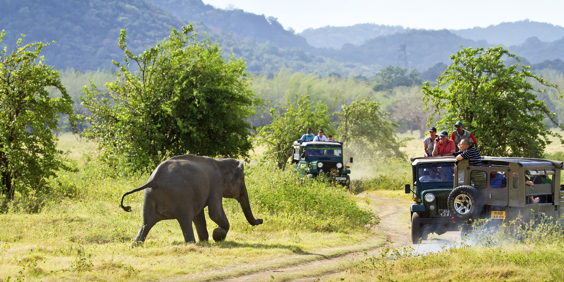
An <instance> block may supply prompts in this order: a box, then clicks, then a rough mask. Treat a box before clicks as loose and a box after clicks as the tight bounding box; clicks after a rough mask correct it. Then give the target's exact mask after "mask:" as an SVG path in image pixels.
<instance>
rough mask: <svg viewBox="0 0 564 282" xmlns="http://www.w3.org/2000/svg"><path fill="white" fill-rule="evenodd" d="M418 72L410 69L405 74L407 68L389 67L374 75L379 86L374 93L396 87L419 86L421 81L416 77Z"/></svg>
mask: <svg viewBox="0 0 564 282" xmlns="http://www.w3.org/2000/svg"><path fill="white" fill-rule="evenodd" d="M418 75H419V72H417V70H416V69H412V70H411V71H410V72H409V73H407V68H402V67H398V66H392V65H389V66H387V67H385V68H383V69H381V70H380V71H378V72H377V73H376V77H377V78H379V80H380V82H381V84H378V85H376V86H375V88H374V90H375V91H382V90H387V89H393V88H394V87H398V86H419V85H421V84H422V83H423V80H422V79H421V78H419V77H418Z"/></svg>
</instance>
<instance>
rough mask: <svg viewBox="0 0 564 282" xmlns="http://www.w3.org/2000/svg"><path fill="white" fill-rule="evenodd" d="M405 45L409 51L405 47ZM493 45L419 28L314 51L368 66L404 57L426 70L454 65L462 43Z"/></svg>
mask: <svg viewBox="0 0 564 282" xmlns="http://www.w3.org/2000/svg"><path fill="white" fill-rule="evenodd" d="M402 45H405V52H404V53H403V52H402V51H401V46H402ZM460 45H462V46H463V47H464V48H467V47H489V46H490V45H489V44H488V43H487V42H485V41H474V40H470V39H465V38H462V37H460V36H458V35H456V34H453V33H452V32H450V31H448V30H416V29H411V30H407V31H406V32H403V33H396V34H392V35H387V36H380V37H377V38H374V39H372V40H369V41H367V42H366V43H364V44H362V45H360V46H354V45H352V44H345V45H344V46H343V48H342V49H341V50H334V49H317V52H314V54H319V55H323V56H326V57H329V58H332V59H334V60H338V61H344V62H350V63H360V64H364V65H380V66H388V65H400V66H402V67H404V65H403V64H402V63H401V62H398V58H400V60H399V61H403V60H402V59H401V57H402V56H405V59H406V60H407V62H408V64H407V67H408V68H417V69H419V70H425V69H427V68H430V67H432V66H434V65H435V64H437V63H439V62H442V63H446V64H450V59H449V56H450V55H452V54H454V53H456V51H458V50H459V48H460V47H459V46H460Z"/></svg>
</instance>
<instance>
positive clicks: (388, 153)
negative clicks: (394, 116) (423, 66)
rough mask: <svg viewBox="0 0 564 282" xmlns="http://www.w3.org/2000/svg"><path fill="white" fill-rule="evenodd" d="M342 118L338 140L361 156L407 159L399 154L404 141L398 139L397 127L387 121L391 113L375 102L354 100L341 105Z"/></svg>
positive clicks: (340, 116)
mask: <svg viewBox="0 0 564 282" xmlns="http://www.w3.org/2000/svg"><path fill="white" fill-rule="evenodd" d="M342 109H343V112H339V113H337V116H338V117H339V121H338V122H337V124H338V132H339V137H340V138H341V140H342V141H343V142H344V143H345V145H346V146H348V147H349V148H351V149H352V150H353V151H354V152H356V153H357V154H358V155H362V156H364V157H369V158H370V157H372V156H374V155H380V156H383V157H398V158H403V157H405V155H404V153H402V152H401V151H400V147H401V145H402V141H401V140H400V139H399V138H398V137H397V136H396V133H395V128H397V127H398V125H397V124H395V123H393V122H391V121H389V120H387V117H388V113H386V112H384V111H383V110H382V109H381V108H380V103H378V102H376V101H369V100H366V99H364V100H362V101H354V102H352V103H351V104H350V105H349V106H346V105H343V106H342Z"/></svg>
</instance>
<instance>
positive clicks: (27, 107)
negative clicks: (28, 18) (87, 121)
mask: <svg viewBox="0 0 564 282" xmlns="http://www.w3.org/2000/svg"><path fill="white" fill-rule="evenodd" d="M4 34H5V32H4V31H2V32H1V33H0V45H1V43H2V40H3V38H4ZM21 43H22V39H21V38H20V39H18V40H17V43H16V46H15V48H14V49H13V51H12V52H9V53H8V51H7V48H6V47H4V49H3V50H2V51H1V52H0V172H1V174H2V178H1V180H0V185H1V186H0V189H1V191H2V194H3V195H4V196H6V198H7V199H8V200H11V199H13V198H14V195H15V192H16V191H18V192H19V193H21V194H24V195H25V194H27V193H29V192H31V191H43V190H44V189H46V186H45V185H46V183H45V181H46V179H47V178H48V177H50V176H54V175H55V172H56V171H58V170H60V169H69V167H68V166H67V165H66V162H65V160H64V157H63V152H62V151H60V150H57V147H56V145H57V144H56V143H57V138H56V137H55V136H54V135H53V130H56V129H57V123H58V121H59V116H60V114H64V115H68V116H69V121H70V123H71V125H72V127H73V128H75V125H76V119H75V116H74V114H73V111H72V99H71V97H70V96H69V95H68V94H67V91H66V89H65V87H64V86H63V84H62V83H61V80H60V74H59V72H57V71H55V70H54V68H53V67H51V66H46V65H44V64H43V57H41V56H40V53H41V51H42V50H43V48H44V47H46V46H49V45H50V44H49V43H45V44H44V43H40V42H39V43H31V44H27V45H25V46H23V47H20V45H21ZM49 87H54V88H56V89H58V90H59V92H60V95H59V96H60V97H58V98H53V97H50V96H49V91H48V90H49V89H48V88H49Z"/></svg>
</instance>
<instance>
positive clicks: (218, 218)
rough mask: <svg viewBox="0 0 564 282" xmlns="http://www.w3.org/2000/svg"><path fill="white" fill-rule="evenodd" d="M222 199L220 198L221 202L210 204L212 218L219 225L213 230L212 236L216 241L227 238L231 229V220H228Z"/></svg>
mask: <svg viewBox="0 0 564 282" xmlns="http://www.w3.org/2000/svg"><path fill="white" fill-rule="evenodd" d="M221 200H222V199H221V198H220V199H219V203H217V204H211V205H208V210H209V214H210V218H211V220H213V221H214V222H215V223H217V225H218V226H219V227H218V228H216V229H214V230H213V234H212V237H213V240H214V241H223V240H225V237H226V236H227V231H229V221H228V220H227V216H226V215H225V212H224V211H223V205H222V202H221Z"/></svg>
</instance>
